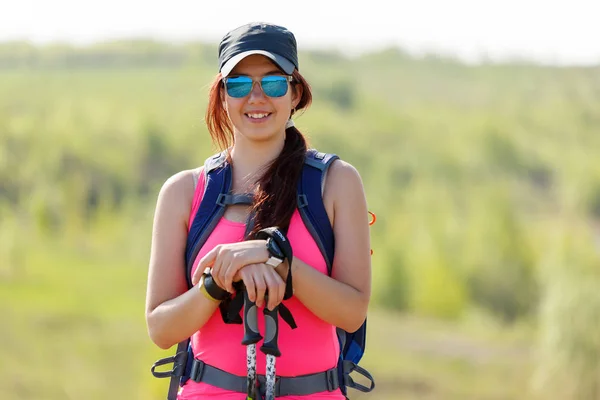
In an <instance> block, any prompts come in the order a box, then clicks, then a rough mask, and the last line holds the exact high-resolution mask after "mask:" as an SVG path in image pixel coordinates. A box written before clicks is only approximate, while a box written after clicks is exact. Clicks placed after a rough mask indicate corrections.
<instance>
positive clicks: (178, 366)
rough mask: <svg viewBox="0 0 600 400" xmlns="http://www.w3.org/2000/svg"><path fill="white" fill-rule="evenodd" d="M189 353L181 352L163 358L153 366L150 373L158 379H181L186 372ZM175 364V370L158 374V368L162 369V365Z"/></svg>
mask: <svg viewBox="0 0 600 400" xmlns="http://www.w3.org/2000/svg"><path fill="white" fill-rule="evenodd" d="M187 355H188V353H187V351H180V352H179V353H177V354H175V355H174V356H171V357H165V358H161V359H160V360H158V361H156V362H155V363H154V364H152V368H150V372H152V375H154V376H155V377H156V378H169V377H172V376H176V377H181V376H183V373H184V372H185V364H186V362H187ZM171 363H173V369H171V370H170V371H163V372H157V371H156V367H160V366H161V365H166V364H171Z"/></svg>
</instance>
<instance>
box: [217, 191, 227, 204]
mask: <svg viewBox="0 0 600 400" xmlns="http://www.w3.org/2000/svg"><path fill="white" fill-rule="evenodd" d="M226 201H227V195H226V194H225V193H219V197H217V205H218V206H221V207H226V206H227V203H226Z"/></svg>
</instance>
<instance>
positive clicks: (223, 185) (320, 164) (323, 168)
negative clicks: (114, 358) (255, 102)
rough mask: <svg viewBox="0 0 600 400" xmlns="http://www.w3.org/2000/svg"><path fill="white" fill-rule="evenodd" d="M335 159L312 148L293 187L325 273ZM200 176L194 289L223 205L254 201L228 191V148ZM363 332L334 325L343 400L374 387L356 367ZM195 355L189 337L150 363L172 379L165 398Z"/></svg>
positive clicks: (191, 245)
mask: <svg viewBox="0 0 600 400" xmlns="http://www.w3.org/2000/svg"><path fill="white" fill-rule="evenodd" d="M338 158H339V157H338V156H337V155H335V154H326V153H321V152H318V151H316V150H314V149H309V150H307V153H306V157H305V162H304V166H303V168H302V173H301V176H300V179H299V180H298V189H297V192H298V206H297V207H298V211H299V213H300V216H301V217H302V221H303V222H304V224H305V226H306V228H307V229H308V231H309V233H310V234H311V236H312V237H313V239H314V240H315V242H316V243H317V246H318V248H319V250H320V251H321V253H322V255H323V257H324V259H325V262H326V264H327V271H328V273H329V275H331V271H332V265H333V256H334V249H335V246H334V234H333V229H332V227H331V224H330V222H329V218H328V216H327V211H326V210H325V206H324V204H323V197H322V187H323V183H324V180H325V176H326V173H327V170H328V168H329V166H330V165H331V164H332V163H333V161H335V160H336V159H338ZM204 174H205V188H204V195H203V197H202V201H201V203H200V206H199V207H198V210H197V212H196V215H195V216H194V219H193V222H192V225H191V227H190V229H189V233H188V239H187V244H186V251H185V264H186V274H185V276H186V280H187V283H188V287H190V288H191V287H192V283H191V277H190V275H191V269H192V266H193V264H194V260H195V259H196V256H197V254H198V252H199V251H200V249H201V248H202V245H203V244H204V243H205V242H206V240H207V239H208V236H209V235H210V233H211V232H212V231H213V229H214V228H215V226H216V225H217V223H218V221H219V220H220V219H221V217H222V216H223V214H224V212H225V208H226V207H227V206H229V205H234V204H251V202H252V198H251V196H250V195H239V194H238V195H232V194H230V193H229V192H230V188H231V181H232V172H231V166H230V164H229V163H228V162H227V155H226V152H221V153H219V154H216V155H214V156H211V157H209V158H208V159H207V160H206V162H205V163H204ZM366 333H367V321H366V319H365V321H364V322H363V324H362V325H361V327H360V328H359V329H358V330H357V331H356V332H352V333H351V332H346V331H344V330H343V329H340V328H337V336H338V340H339V344H340V358H339V360H338V366H337V372H338V380H339V385H340V389H341V391H342V393H343V394H344V396H346V398H347V388H354V389H356V390H359V391H361V392H365V393H367V392H370V391H372V390H373V389H374V388H375V381H374V380H373V377H372V376H371V374H370V373H369V372H368V371H366V370H365V369H363V368H361V367H359V366H358V363H359V361H360V360H361V358H362V356H363V354H364V352H365V345H366ZM240 340H241V339H240ZM193 358H194V357H193V354H192V349H191V344H190V339H189V338H188V339H187V340H185V341H182V342H181V343H179V344H178V345H177V350H176V353H175V355H173V356H171V357H167V358H163V359H160V360H158V361H157V362H155V363H154V365H153V366H152V368H151V372H152V374H153V375H154V376H155V377H157V378H167V377H170V378H171V382H170V386H169V392H168V397H167V399H168V400H175V399H176V396H177V391H178V389H179V387H181V386H183V384H184V383H185V382H186V381H187V380H188V379H189V377H190V373H191V367H192V361H193ZM170 363H173V369H172V370H171V371H166V372H157V371H155V369H156V367H158V366H161V365H165V364H170ZM352 372H356V373H359V374H361V375H363V376H364V377H365V378H367V379H368V380H369V381H370V382H371V384H370V387H366V386H363V385H361V384H359V383H356V382H354V380H353V379H352V377H351V376H350V373H352Z"/></svg>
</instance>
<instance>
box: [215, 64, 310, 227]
mask: <svg viewBox="0 0 600 400" xmlns="http://www.w3.org/2000/svg"><path fill="white" fill-rule="evenodd" d="M292 76H293V77H294V80H293V81H292V90H296V87H297V85H300V86H302V89H303V90H302V97H301V98H300V102H299V103H298V105H297V106H296V108H295V109H294V110H293V111H292V115H293V114H294V113H295V112H296V111H299V110H303V109H306V108H307V107H308V106H310V104H311V102H312V94H311V90H310V85H309V84H308V82H307V81H306V80H305V79H304V78H303V77H302V75H300V73H299V72H298V71H297V70H295V71H294V73H293V74H292ZM222 90H223V83H222V80H221V74H220V73H219V74H218V75H217V76H216V78H215V80H214V82H213V83H212V86H211V88H210V94H209V101H208V107H207V110H206V124H207V126H208V131H209V133H210V136H211V138H212V140H213V142H214V143H216V144H217V145H218V147H219V148H220V149H221V150H224V149H226V148H228V147H230V146H231V145H232V144H233V142H234V136H233V126H232V125H231V121H230V120H229V117H228V116H227V112H226V110H225V108H224V107H223V103H222V101H221V91H222ZM285 133H286V135H285V144H284V146H283V150H282V151H281V153H279V156H278V157H277V158H276V159H275V160H273V161H272V162H271V163H270V164H269V165H268V166H267V167H266V169H265V171H264V173H263V174H262V175H261V177H260V178H259V179H258V192H257V193H256V195H255V197H254V204H253V210H252V211H253V212H254V214H255V217H254V228H253V229H252V231H251V232H250V234H249V235H248V236H249V237H252V236H253V235H254V233H256V232H258V231H259V230H260V229H263V228H267V227H271V226H278V227H279V228H280V229H283V230H287V228H288V227H289V224H290V219H291V218H292V214H293V213H294V210H295V209H296V206H297V198H296V184H297V182H298V179H299V177H300V173H301V172H302V166H303V165H304V157H305V154H306V149H307V143H306V139H305V138H304V136H303V135H302V133H301V132H300V131H299V130H298V129H297V128H296V127H294V126H292V127H289V128H287V129H286V131H285Z"/></svg>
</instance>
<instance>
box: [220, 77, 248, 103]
mask: <svg viewBox="0 0 600 400" xmlns="http://www.w3.org/2000/svg"><path fill="white" fill-rule="evenodd" d="M226 86H227V94H228V95H229V96H231V97H236V98H240V97H245V96H248V94H250V91H251V90H252V79H250V78H249V77H247V76H237V77H235V78H228V79H227V81H226Z"/></svg>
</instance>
